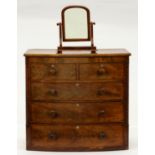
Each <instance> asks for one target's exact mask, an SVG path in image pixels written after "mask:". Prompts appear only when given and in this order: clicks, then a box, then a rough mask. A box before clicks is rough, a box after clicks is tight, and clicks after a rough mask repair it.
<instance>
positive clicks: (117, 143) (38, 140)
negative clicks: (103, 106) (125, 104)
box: [28, 124, 125, 151]
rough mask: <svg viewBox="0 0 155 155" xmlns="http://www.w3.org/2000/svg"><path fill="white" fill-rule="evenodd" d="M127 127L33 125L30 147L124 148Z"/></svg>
mask: <svg viewBox="0 0 155 155" xmlns="http://www.w3.org/2000/svg"><path fill="white" fill-rule="evenodd" d="M124 128H125V127H124V126H123V125H119V124H113V125H110V124H106V125H74V126H73V125H63V126H62V125H57V126H48V125H31V126H30V137H29V138H30V144H31V145H30V146H28V148H29V149H32V150H33V149H35V150H37V149H38V150H59V151H60V150H68V151H69V150H73V151H76V150H87V151H88V150H96V149H98V150H104V149H110V148H117V147H123V146H124V134H125V129H124Z"/></svg>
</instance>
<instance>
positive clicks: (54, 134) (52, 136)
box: [48, 133, 58, 140]
mask: <svg viewBox="0 0 155 155" xmlns="http://www.w3.org/2000/svg"><path fill="white" fill-rule="evenodd" d="M48 138H49V139H51V140H56V139H57V138H58V135H57V134H56V133H50V134H49V135H48Z"/></svg>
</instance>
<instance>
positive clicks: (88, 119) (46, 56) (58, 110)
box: [25, 49, 130, 151]
mask: <svg viewBox="0 0 155 155" xmlns="http://www.w3.org/2000/svg"><path fill="white" fill-rule="evenodd" d="M66 52H67V51H66ZM83 52H87V54H83V53H82V52H81V51H80V54H56V53H57V50H44V49H43V50H29V51H27V52H26V53H25V57H26V137H27V149H28V150H41V151H101V150H120V149H128V65H129V56H130V53H129V52H127V51H126V50H124V49H107V50H106V49H104V50H97V53H98V54H89V53H88V51H83Z"/></svg>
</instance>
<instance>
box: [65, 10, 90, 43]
mask: <svg viewBox="0 0 155 155" xmlns="http://www.w3.org/2000/svg"><path fill="white" fill-rule="evenodd" d="M63 18H64V28H63V29H64V40H88V39H89V34H88V12H87V11H86V10H85V9H83V8H69V9H67V10H65V11H64V17H63Z"/></svg>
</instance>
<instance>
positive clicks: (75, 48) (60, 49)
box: [57, 46, 96, 54]
mask: <svg viewBox="0 0 155 155" xmlns="http://www.w3.org/2000/svg"><path fill="white" fill-rule="evenodd" d="M83 50H86V51H91V53H92V54H96V47H95V46H83V47H80V46H72V47H71V46H63V47H61V46H59V47H58V49H57V52H58V54H62V52H63V51H69V52H70V51H71V52H72V51H79V52H80V51H83Z"/></svg>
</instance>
